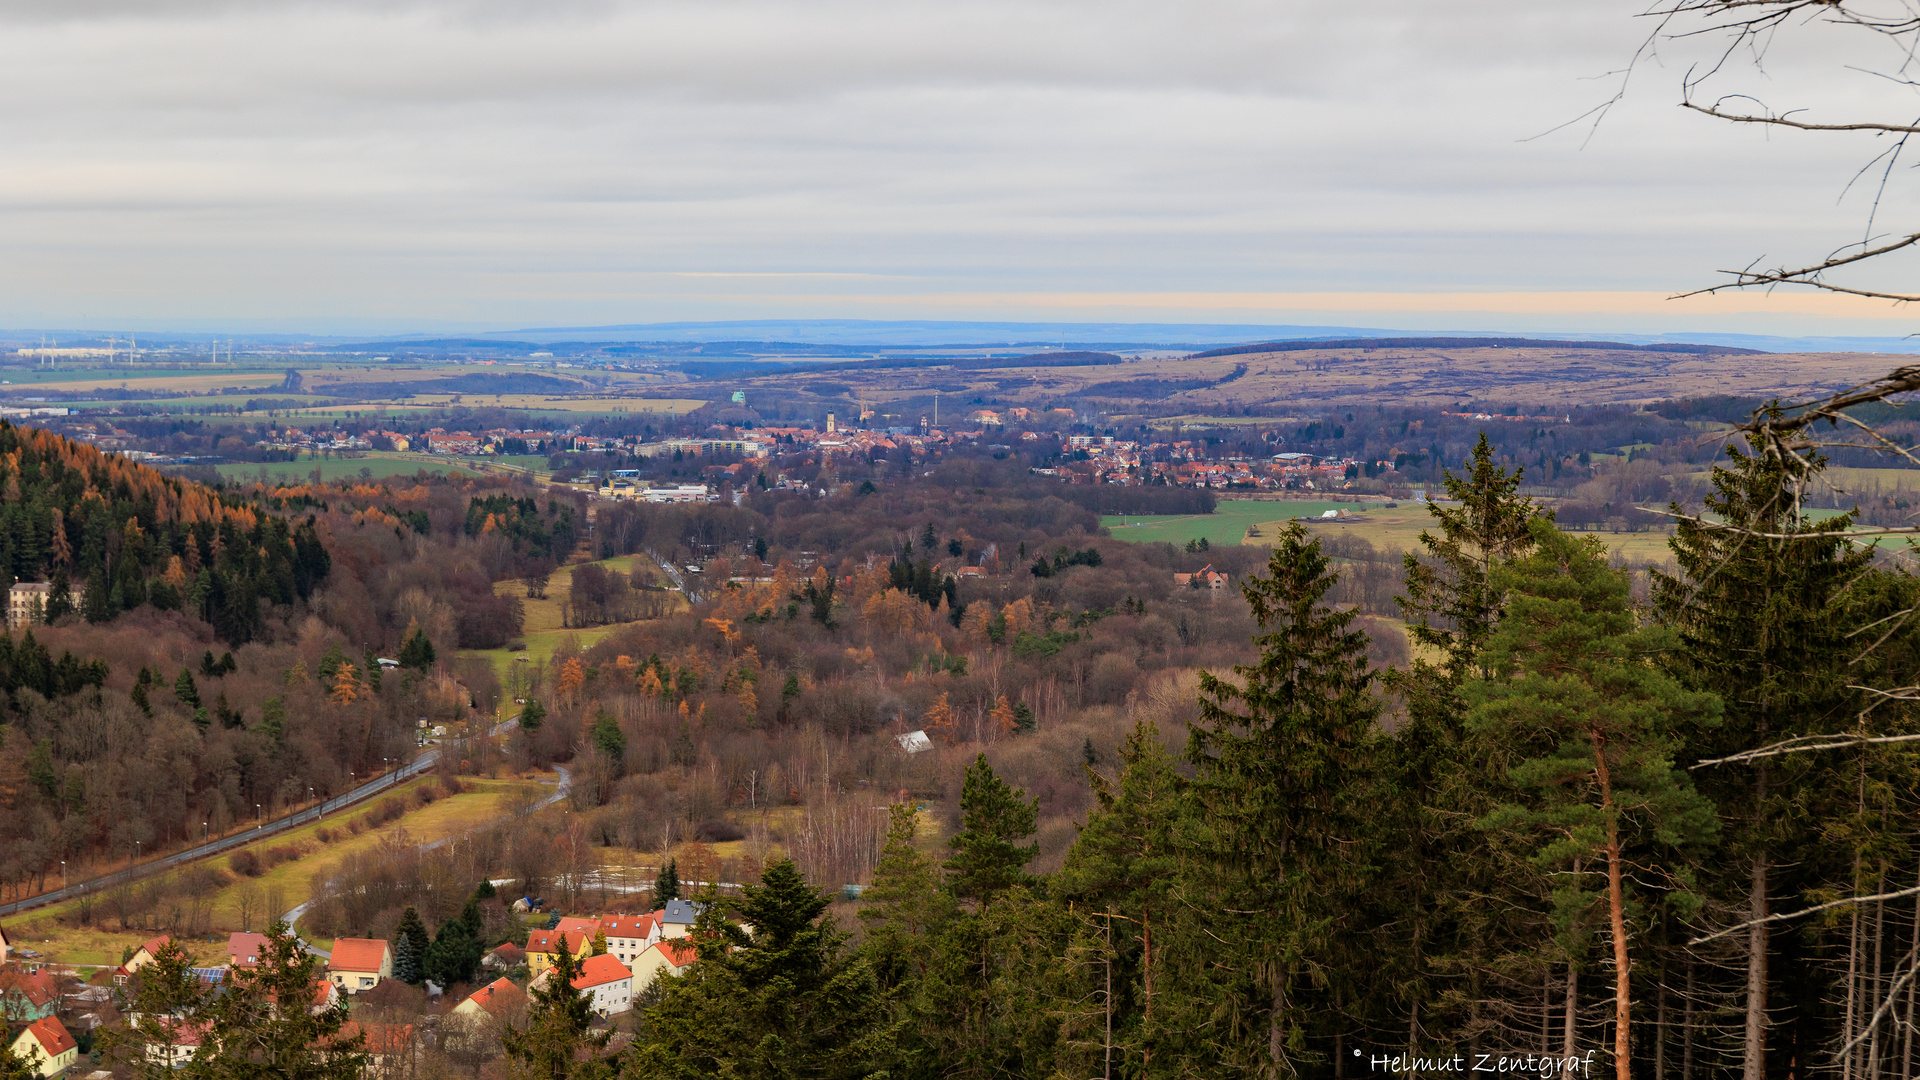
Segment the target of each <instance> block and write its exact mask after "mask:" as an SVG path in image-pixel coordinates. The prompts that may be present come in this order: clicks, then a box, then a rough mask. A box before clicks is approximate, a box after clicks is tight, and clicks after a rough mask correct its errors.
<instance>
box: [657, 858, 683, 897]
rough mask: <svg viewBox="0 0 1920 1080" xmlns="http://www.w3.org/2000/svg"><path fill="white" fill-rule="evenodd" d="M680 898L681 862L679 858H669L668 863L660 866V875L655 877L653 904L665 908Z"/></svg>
mask: <svg viewBox="0 0 1920 1080" xmlns="http://www.w3.org/2000/svg"><path fill="white" fill-rule="evenodd" d="M678 899H680V864H679V862H678V861H677V860H674V859H668V860H667V864H666V865H665V866H662V867H661V868H660V873H659V875H658V876H657V877H655V878H654V879H653V906H654V907H656V908H664V907H666V906H667V904H669V903H670V902H672V901H674V900H678Z"/></svg>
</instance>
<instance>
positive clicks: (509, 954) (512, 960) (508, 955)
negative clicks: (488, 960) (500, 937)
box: [492, 941, 527, 964]
mask: <svg viewBox="0 0 1920 1080" xmlns="http://www.w3.org/2000/svg"><path fill="white" fill-rule="evenodd" d="M492 955H494V956H497V957H499V958H500V959H501V960H504V961H506V962H507V963H509V964H518V963H520V962H521V961H523V960H525V959H526V958H527V951H526V950H525V949H522V948H521V947H520V946H518V945H515V944H514V943H513V942H511V941H509V942H507V943H506V944H504V945H501V946H500V947H499V948H497V949H495V950H493V954H492Z"/></svg>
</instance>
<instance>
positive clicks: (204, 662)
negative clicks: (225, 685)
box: [200, 649, 220, 679]
mask: <svg viewBox="0 0 1920 1080" xmlns="http://www.w3.org/2000/svg"><path fill="white" fill-rule="evenodd" d="M219 674H220V667H219V664H218V663H217V662H216V661H215V660H214V658H213V650H212V649H208V650H207V651H206V652H204V653H201V654H200V677H201V678H203V679H211V678H214V677H215V676H217V675H219Z"/></svg>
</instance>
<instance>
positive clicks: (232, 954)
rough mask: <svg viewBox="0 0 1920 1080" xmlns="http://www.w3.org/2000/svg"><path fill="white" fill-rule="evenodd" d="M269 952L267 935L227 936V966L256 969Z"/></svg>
mask: <svg viewBox="0 0 1920 1080" xmlns="http://www.w3.org/2000/svg"><path fill="white" fill-rule="evenodd" d="M266 952H267V935H265V934H246V933H235V934H228V935H227V966H229V967H237V968H251V967H256V966H258V965H259V963H260V958H261V957H262V956H264V955H266Z"/></svg>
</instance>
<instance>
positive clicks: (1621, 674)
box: [1466, 521, 1720, 1080]
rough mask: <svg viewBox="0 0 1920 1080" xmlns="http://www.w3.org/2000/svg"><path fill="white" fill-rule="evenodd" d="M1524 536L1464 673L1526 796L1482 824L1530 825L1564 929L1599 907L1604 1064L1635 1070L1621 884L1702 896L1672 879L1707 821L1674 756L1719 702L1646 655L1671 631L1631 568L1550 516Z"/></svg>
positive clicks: (1702, 838) (1577, 925)
mask: <svg viewBox="0 0 1920 1080" xmlns="http://www.w3.org/2000/svg"><path fill="white" fill-rule="evenodd" d="M1533 536H1534V542H1535V553H1534V554H1532V555H1530V556H1528V557H1527V558H1525V559H1521V560H1517V561H1515V562H1512V563H1509V564H1507V565H1506V566H1505V567H1503V568H1501V570H1500V571H1499V572H1497V573H1496V574H1495V575H1494V578H1493V581H1494V583H1495V584H1496V585H1497V586H1500V587H1502V592H1504V593H1505V595H1506V597H1507V611H1506V614H1505V616H1504V618H1503V619H1502V620H1501V622H1500V626H1499V629H1498V630H1497V631H1496V632H1495V633H1494V634H1493V636H1492V637H1491V638H1490V639H1489V640H1488V643H1487V649H1486V652H1485V654H1484V657H1485V659H1484V663H1485V666H1486V668H1488V669H1490V670H1491V672H1492V678H1489V679H1476V680H1473V681H1471V682H1469V683H1468V684H1467V686H1466V697H1467V700H1468V701H1469V703H1471V704H1472V705H1473V707H1474V711H1473V714H1472V719H1471V721H1470V722H1471V723H1472V724H1473V725H1474V726H1475V727H1476V728H1479V729H1480V730H1482V731H1484V732H1486V733H1487V734H1489V735H1490V736H1492V737H1494V738H1497V739H1499V740H1500V741H1501V742H1503V743H1505V744H1506V745H1507V746H1509V747H1510V748H1511V749H1510V750H1509V754H1510V758H1509V760H1510V761H1511V765H1510V766H1509V769H1510V772H1511V774H1512V776H1513V778H1514V780H1515V782H1516V784H1517V785H1518V786H1519V787H1520V788H1521V789H1522V790H1523V791H1524V792H1525V794H1526V798H1524V799H1523V800H1519V801H1516V802H1512V803H1508V804H1507V805H1504V806H1501V807H1499V808H1497V809H1496V810H1495V811H1494V812H1493V813H1492V814H1489V815H1488V816H1487V817H1486V818H1485V819H1484V820H1483V821H1482V823H1481V824H1482V826H1483V827H1485V828H1493V829H1500V830H1505V831H1511V832H1514V833H1517V834H1519V835H1522V836H1527V837H1530V838H1532V843H1533V845H1534V858H1535V860H1536V861H1537V862H1538V863H1539V864H1541V866H1542V867H1543V868H1544V869H1546V870H1548V871H1549V872H1552V873H1554V874H1556V876H1557V878H1558V880H1559V881H1560V884H1559V885H1558V886H1557V888H1556V890H1555V897H1554V899H1555V902H1556V909H1557V910H1556V912H1555V921H1556V924H1557V927H1558V929H1559V930H1560V932H1561V933H1562V934H1563V935H1565V936H1567V937H1577V936H1581V935H1582V934H1584V932H1585V927H1584V925H1583V924H1584V923H1585V922H1586V920H1587V919H1588V917H1589V914H1588V913H1589V912H1591V911H1592V910H1593V909H1594V908H1595V906H1596V900H1597V899H1598V906H1600V907H1602V908H1603V909H1604V910H1605V911H1606V913H1607V932H1608V939H1609V940H1610V942H1611V943H1612V951H1613V973H1614V983H1615V989H1614V1005H1615V1009H1614V1023H1613V1036H1614V1067H1615V1072H1616V1074H1617V1076H1618V1077H1619V1080H1630V1074H1631V1066H1632V1050H1631V1047H1632V1043H1631V1035H1632V1022H1633V1007H1632V1006H1633V994H1632V972H1633V970H1634V963H1633V961H1632V951H1631V947H1630V941H1629V934H1628V930H1627V923H1628V918H1629V913H1628V902H1629V900H1628V893H1629V892H1630V891H1631V892H1636V893H1638V892H1643V891H1646V890H1658V889H1663V888H1664V889H1668V890H1675V891H1676V892H1677V894H1678V897H1679V898H1680V899H1681V900H1683V901H1686V905H1685V906H1687V907H1697V904H1696V903H1693V902H1691V900H1690V898H1689V897H1688V894H1687V893H1686V892H1685V891H1684V888H1683V887H1682V886H1681V883H1682V882H1684V881H1685V880H1686V879H1687V876H1688V875H1687V874H1686V868H1685V863H1684V862H1683V861H1681V855H1680V853H1681V852H1682V851H1683V849H1687V848H1691V847H1697V846H1700V845H1704V844H1706V843H1708V842H1710V841H1711V840H1712V838H1713V836H1714V833H1715V824H1716V823H1715V821H1714V817H1713V807H1712V806H1711V805H1710V804H1709V803H1708V802H1707V801H1706V800H1705V799H1703V798H1701V797H1700V795H1699V794H1698V793H1697V792H1696V791H1694V789H1693V785H1692V783H1691V782H1690V781H1689V780H1688V778H1687V776H1686V773H1685V772H1684V771H1682V770H1680V769H1677V768H1675V766H1674V763H1673V754H1674V751H1675V750H1676V749H1677V748H1678V747H1679V746H1680V744H1681V742H1682V733H1683V731H1685V730H1686V729H1687V728H1689V727H1693V726H1699V725H1703V724H1706V725H1710V724H1712V723H1716V722H1717V721H1718V714H1719V708H1720V705H1719V702H1718V701H1717V700H1715V699H1714V698H1713V696H1712V695H1710V694H1702V693H1689V692H1687V691H1685V690H1683V689H1681V687H1680V685H1679V683H1678V682H1677V681H1675V680H1674V679H1673V678H1672V677H1671V676H1669V675H1667V674H1665V673H1664V672H1662V671H1661V670H1659V669H1658V668H1657V667H1655V666H1654V664H1653V663H1652V658H1653V657H1655V656H1658V655H1659V654H1661V653H1662V652H1665V651H1669V650H1670V649H1671V648H1672V646H1673V644H1674V641H1673V635H1672V633H1671V632H1670V631H1663V630H1656V629H1641V628H1639V627H1638V626H1637V625H1636V619H1635V616H1634V613H1633V610H1632V607H1631V601H1630V597H1629V595H1628V583H1627V580H1626V575H1624V574H1622V573H1620V572H1618V571H1616V570H1613V569H1611V568H1610V567H1608V566H1607V563H1606V552H1605V549H1604V548H1602V547H1601V545H1600V541H1599V540H1598V539H1597V538H1586V539H1582V540H1576V539H1574V538H1573V537H1570V536H1568V535H1566V534H1565V533H1563V532H1561V531H1559V530H1558V529H1555V528H1554V527H1553V526H1552V525H1550V524H1548V523H1546V522H1544V521H1536V522H1534V525H1533ZM1596 865H1597V866H1600V867H1604V870H1605V884H1604V887H1603V888H1599V889H1596V888H1595V887H1594V886H1593V885H1592V884H1591V882H1592V880H1593V876H1594V875H1593V874H1592V873H1590V872H1588V873H1583V872H1582V868H1583V866H1584V867H1593V866H1596ZM1630 880H1631V881H1632V882H1639V883H1640V884H1639V885H1637V886H1635V885H1631V884H1630ZM1596 893H1600V894H1601V898H1597V897H1596ZM1635 921H1636V922H1638V920H1637V919H1636V920H1635ZM1568 951H1569V952H1571V951H1572V950H1571V949H1569V950H1568Z"/></svg>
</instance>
